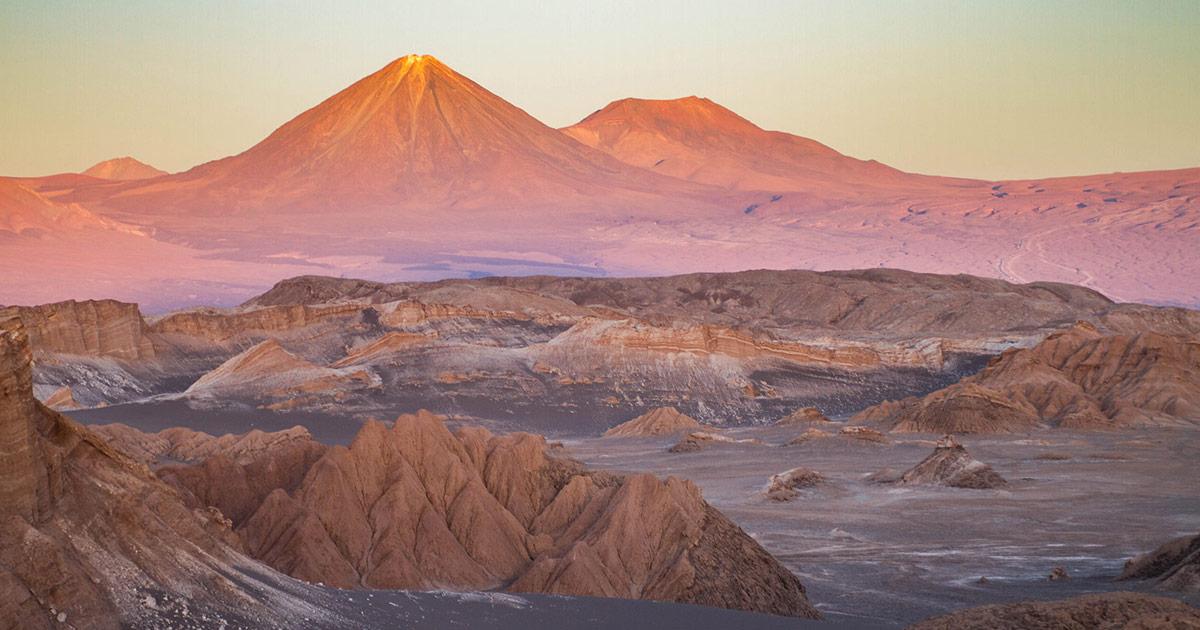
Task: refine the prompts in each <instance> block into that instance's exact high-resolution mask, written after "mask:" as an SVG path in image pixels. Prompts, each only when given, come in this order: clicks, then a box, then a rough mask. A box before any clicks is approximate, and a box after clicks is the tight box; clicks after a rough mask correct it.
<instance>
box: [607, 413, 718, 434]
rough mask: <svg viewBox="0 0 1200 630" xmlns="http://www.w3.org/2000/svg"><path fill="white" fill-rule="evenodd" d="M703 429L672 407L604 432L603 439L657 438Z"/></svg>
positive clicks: (647, 414)
mask: <svg viewBox="0 0 1200 630" xmlns="http://www.w3.org/2000/svg"><path fill="white" fill-rule="evenodd" d="M704 428H705V427H704V425H702V424H700V423H699V422H696V420H695V419H694V418H689V417H688V416H685V415H683V414H682V413H679V410H678V409H676V408H674V407H659V408H657V409H651V410H650V411H647V412H646V413H644V414H642V415H640V416H638V417H636V418H634V419H633V420H630V421H629V422H624V423H622V424H618V425H617V426H615V427H613V428H611V429H609V430H607V431H605V432H604V437H606V438H612V437H659V436H663V435H674V434H677V433H684V432H688V431H700V430H702V429H704Z"/></svg>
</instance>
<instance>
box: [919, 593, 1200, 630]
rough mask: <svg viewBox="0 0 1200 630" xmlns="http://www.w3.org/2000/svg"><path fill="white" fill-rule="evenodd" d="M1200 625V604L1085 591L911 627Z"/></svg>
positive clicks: (1171, 628)
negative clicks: (1198, 606) (1086, 593)
mask: <svg viewBox="0 0 1200 630" xmlns="http://www.w3.org/2000/svg"><path fill="white" fill-rule="evenodd" d="M1198 627H1200V610H1197V609H1196V608H1194V607H1192V606H1189V605H1188V604H1186V603H1184V602H1181V601H1179V600H1175V599H1168V598H1166V597H1156V596H1154V595H1146V594H1144V593H1129V592H1116V593H1102V594H1096V595H1081V596H1079V597H1072V598H1069V599H1061V600H1057V601H1050V602H1020V603H1017V604H995V605H991V606H980V607H978V608H969V609H967V610H960V611H956V612H952V613H948V614H945V615H939V616H937V617H934V618H932V619H927V620H925V621H922V622H920V623H918V624H914V625H912V626H909V627H908V628H909V630H1082V629H1083V628H1088V629H1092V630H1123V629H1125V628H1130V629H1134V628H1136V629H1139V630H1182V629H1190V628H1198Z"/></svg>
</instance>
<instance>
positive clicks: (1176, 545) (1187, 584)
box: [1117, 535, 1200, 594]
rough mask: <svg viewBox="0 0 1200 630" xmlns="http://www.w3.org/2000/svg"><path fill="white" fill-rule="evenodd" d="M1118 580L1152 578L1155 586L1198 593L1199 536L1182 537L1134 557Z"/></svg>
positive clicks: (1199, 581)
mask: <svg viewBox="0 0 1200 630" xmlns="http://www.w3.org/2000/svg"><path fill="white" fill-rule="evenodd" d="M1117 579H1118V580H1154V581H1156V582H1157V583H1158V588H1161V589H1164V590H1171V591H1180V592H1184V593H1191V594H1200V535H1195V536H1181V537H1179V538H1174V539H1172V540H1169V541H1167V542H1165V543H1163V544H1162V546H1160V547H1159V548H1158V549H1155V550H1153V551H1149V552H1146V553H1144V554H1142V555H1140V556H1138V557H1136V558H1133V559H1132V560H1130V561H1129V562H1128V563H1126V565H1125V570H1124V571H1122V572H1121V575H1120V576H1119V577H1118V578H1117Z"/></svg>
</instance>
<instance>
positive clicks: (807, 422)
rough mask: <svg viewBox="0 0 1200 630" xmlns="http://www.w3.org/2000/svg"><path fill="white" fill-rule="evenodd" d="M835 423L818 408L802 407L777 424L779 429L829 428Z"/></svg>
mask: <svg viewBox="0 0 1200 630" xmlns="http://www.w3.org/2000/svg"><path fill="white" fill-rule="evenodd" d="M832 423H833V421H832V420H830V419H829V416H826V415H825V414H823V413H821V410H820V409H817V408H816V407H801V408H800V409H797V410H796V411H793V412H792V413H790V414H788V415H786V416H784V417H782V418H780V419H779V420H778V421H776V422H775V426H777V427H809V426H828V425H829V424H832Z"/></svg>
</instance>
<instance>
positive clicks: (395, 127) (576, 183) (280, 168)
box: [78, 55, 707, 215]
mask: <svg viewBox="0 0 1200 630" xmlns="http://www.w3.org/2000/svg"><path fill="white" fill-rule="evenodd" d="M706 192H707V191H705V190H703V189H701V188H697V187H696V186H690V185H689V184H687V183H685V182H680V181H678V180H674V179H672V178H667V177H662V176H660V175H656V174H654V173H651V172H648V171H645V170H643V169H639V168H635V167H632V166H630V165H628V164H625V163H623V162H621V161H619V160H617V159H614V158H612V157H610V156H609V155H607V154H605V153H603V152H601V151H596V150H593V149H591V148H589V147H586V146H583V145H582V144H580V143H578V142H576V141H575V140H573V139H572V138H570V137H568V136H566V135H564V134H562V133H560V132H558V131H557V130H555V129H553V128H551V127H548V126H546V125H544V124H542V123H541V122H539V121H538V120H537V119H535V118H533V117H532V116H530V115H529V114H527V113H525V112H524V111H523V110H521V109H520V108H518V107H516V106H514V105H512V104H510V103H508V102H507V101H505V100H504V99H502V98H500V97H498V96H496V95H495V94H493V93H491V92H489V91H488V90H486V89H484V88H483V87H482V86H480V85H479V84H477V83H475V82H474V81H471V80H470V79H468V78H466V77H464V76H463V75H461V74H459V73H457V72H455V71H454V70H451V69H450V68H449V67H447V66H446V65H445V64H443V63H442V62H440V61H438V60H437V59H435V58H434V57H432V56H430V55H408V56H406V57H401V58H399V59H397V60H395V61H393V62H392V63H389V64H388V65H386V66H384V67H383V68H382V69H381V70H379V71H378V72H375V73H374V74H371V75H370V76H367V77H366V78H364V79H361V80H360V81H358V82H356V83H354V84H353V85H351V86H350V87H348V88H346V89H344V90H342V91H341V92H338V93H337V94H335V95H334V96H332V97H330V98H329V99H327V100H325V101H324V102H322V103H320V104H319V105H317V106H316V107H313V108H312V109H310V110H308V111H306V112H304V113H303V114H300V115H299V116H297V117H296V118H294V119H293V120H291V121H290V122H288V123H286V124H285V125H283V126H282V127H280V128H279V129H277V130H276V131H275V132H274V133H272V134H271V135H269V136H268V137H267V138H266V139H264V140H263V141H261V142H259V143H258V144H256V145H254V146H253V147H251V148H250V149H248V150H247V151H245V152H243V153H241V154H238V155H235V156H232V157H228V158H225V159H222V160H217V161H214V162H209V163H206V164H202V165H200V166H197V167H195V168H193V169H191V170H189V171H187V172H184V173H181V174H179V175H175V176H171V177H167V178H163V179H160V180H156V181H154V182H152V183H147V184H145V185H141V184H133V185H129V186H124V187H119V188H92V189H88V190H83V191H81V192H80V193H79V194H80V196H79V197H78V199H80V200H85V201H90V202H92V203H97V202H99V203H100V204H102V205H103V206H105V207H107V208H111V209H112V210H114V211H117V212H129V213H135V214H145V215H169V214H174V213H179V212H186V213H188V214H193V215H194V214H195V213H201V214H214V213H215V214H230V213H232V214H239V213H255V212H272V211H278V210H283V211H288V212H297V211H300V212H302V211H327V210H330V209H338V210H339V211H342V212H358V211H360V210H364V209H372V210H378V209H389V210H396V209H401V208H422V209H425V208H443V209H444V208H454V209H455V210H456V211H461V210H464V209H480V208H484V209H495V208H513V207H516V206H525V205H529V204H544V203H547V202H553V203H556V204H558V203H561V202H563V201H564V200H570V199H581V198H617V199H623V200H632V199H646V198H654V197H660V196H662V195H664V194H670V195H681V196H683V197H689V196H690V197H697V196H702V195H703V194H704V193H706Z"/></svg>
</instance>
